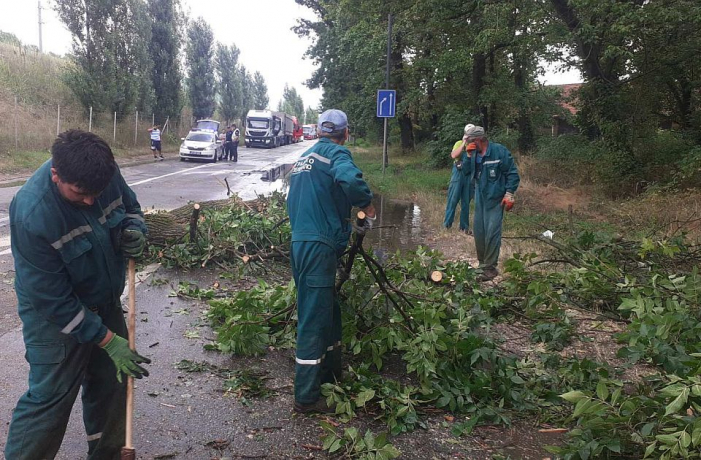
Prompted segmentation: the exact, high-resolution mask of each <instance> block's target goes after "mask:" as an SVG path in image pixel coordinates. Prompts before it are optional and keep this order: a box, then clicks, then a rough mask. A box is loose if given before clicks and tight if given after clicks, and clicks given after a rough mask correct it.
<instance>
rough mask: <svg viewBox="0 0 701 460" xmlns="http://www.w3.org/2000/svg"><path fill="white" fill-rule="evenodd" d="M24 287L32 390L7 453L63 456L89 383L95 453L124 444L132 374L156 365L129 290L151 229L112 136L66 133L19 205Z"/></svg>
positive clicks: (111, 452) (16, 234)
mask: <svg viewBox="0 0 701 460" xmlns="http://www.w3.org/2000/svg"><path fill="white" fill-rule="evenodd" d="M10 232H11V244H12V255H13V257H14V260H15V272H16V276H15V291H16V293H17V299H18V304H19V305H18V312H19V316H20V319H21V320H22V334H23V336H24V344H25V347H26V355H25V357H26V359H27V361H28V362H29V390H28V391H27V392H26V393H25V394H24V395H22V397H21V398H20V399H19V401H18V403H17V407H16V408H15V411H14V413H13V415H12V422H11V423H10V430H9V434H8V437H7V444H6V445H5V457H6V458H8V459H12V460H34V459H45V458H54V457H55V456H56V453H57V452H58V450H59V447H60V446H61V442H62V440H63V435H64V433H65V431H66V425H67V423H68V418H69V416H70V413H71V408H72V407H73V403H74V402H75V398H76V397H77V395H78V390H80V388H81V386H82V388H83V393H82V400H83V420H84V424H85V429H86V435H87V442H88V458H89V459H91V460H98V459H116V458H119V452H120V448H121V447H122V446H123V445H124V428H125V404H126V379H123V378H122V374H126V375H130V376H133V377H136V378H141V377H142V376H144V375H148V372H147V371H146V370H145V369H143V368H142V367H141V366H139V364H141V363H149V362H150V361H149V360H148V359H147V358H144V357H141V356H139V355H138V354H137V353H135V352H133V351H131V350H130V349H129V345H128V342H127V340H126V338H127V328H126V324H125V322H124V315H123V312H122V307H121V302H120V296H121V294H122V291H123V290H124V279H125V273H126V264H125V258H137V257H140V256H141V254H142V252H143V249H144V245H145V236H144V234H145V233H146V226H145V223H144V217H143V213H142V212H141V207H140V205H139V202H138V201H137V200H136V196H135V195H134V192H133V191H132V190H131V189H130V188H129V186H128V185H127V184H126V182H125V181H124V178H123V177H122V175H121V173H120V172H119V168H118V167H117V164H116V163H115V161H114V156H113V155H112V151H111V149H110V147H109V146H108V145H107V143H106V142H105V141H104V140H102V139H101V138H100V137H98V136H97V135H95V134H93V133H88V132H84V131H80V130H70V131H66V132H64V133H61V134H60V135H59V136H58V138H57V139H56V141H55V142H54V144H53V146H52V148H51V159H50V160H49V161H47V162H46V163H44V164H43V165H42V166H41V167H40V168H39V169H38V170H37V171H36V172H35V173H34V175H33V176H32V177H31V178H30V179H29V180H28V181H27V183H26V184H25V185H24V186H23V187H22V188H21V189H20V190H19V192H17V195H16V196H15V198H14V199H13V200H12V203H11V204H10Z"/></svg>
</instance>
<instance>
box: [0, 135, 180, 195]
mask: <svg viewBox="0 0 701 460" xmlns="http://www.w3.org/2000/svg"><path fill="white" fill-rule="evenodd" d="M177 149H178V146H177V145H165V146H163V153H164V154H174V153H177V151H178V150H177ZM112 152H113V153H114V156H115V158H116V160H117V162H118V163H119V164H124V163H129V162H132V161H138V160H140V159H143V160H148V159H150V158H151V150H150V149H149V148H148V147H147V148H144V147H136V148H131V149H117V148H113V149H112ZM50 157H51V153H50V152H49V151H48V150H29V151H22V152H17V153H12V154H0V180H2V179H7V180H12V179H14V178H16V177H17V178H19V177H22V176H28V175H31V174H32V173H33V172H34V171H36V170H37V169H38V168H39V167H40V166H41V165H42V164H44V162H45V161H46V160H48V159H49V158H50ZM16 185H18V181H12V182H11V183H7V184H4V186H5V187H8V186H16Z"/></svg>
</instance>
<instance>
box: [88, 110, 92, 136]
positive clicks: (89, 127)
mask: <svg viewBox="0 0 701 460" xmlns="http://www.w3.org/2000/svg"><path fill="white" fill-rule="evenodd" d="M88 132H89V133H91V132H92V106H90V116H89V118H88Z"/></svg>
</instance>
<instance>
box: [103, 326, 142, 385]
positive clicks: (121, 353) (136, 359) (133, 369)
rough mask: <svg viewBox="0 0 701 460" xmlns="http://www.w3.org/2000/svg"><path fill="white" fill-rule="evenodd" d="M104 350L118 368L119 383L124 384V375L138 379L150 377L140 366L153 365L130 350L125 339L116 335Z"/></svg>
mask: <svg viewBox="0 0 701 460" xmlns="http://www.w3.org/2000/svg"><path fill="white" fill-rule="evenodd" d="M102 349H103V350H105V351H106V352H107V354H108V355H109V356H110V358H111V359H112V361H113V362H114V365H115V366H116V367H117V381H118V382H119V383H122V373H124V374H126V375H129V376H131V377H134V378H136V379H140V378H141V377H144V376H146V377H148V371H147V370H146V369H144V368H143V367H141V366H139V364H141V363H146V364H151V360H150V359H148V358H145V357H143V356H141V355H139V354H138V353H137V352H135V351H132V350H131V349H130V348H129V342H127V340H126V339H125V338H124V337H120V336H118V335H117V334H114V335H113V336H112V338H111V339H110V341H109V342H107V344H105V346H104V347H102Z"/></svg>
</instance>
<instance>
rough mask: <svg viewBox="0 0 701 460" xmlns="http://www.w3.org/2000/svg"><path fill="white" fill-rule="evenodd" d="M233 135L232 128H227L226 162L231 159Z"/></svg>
mask: <svg viewBox="0 0 701 460" xmlns="http://www.w3.org/2000/svg"><path fill="white" fill-rule="evenodd" d="M233 135H234V130H233V129H231V126H227V127H226V134H225V136H224V159H225V160H230V159H231V144H232V142H233V141H232V136H233ZM220 159H221V158H220Z"/></svg>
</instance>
